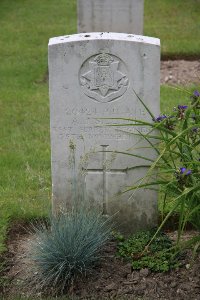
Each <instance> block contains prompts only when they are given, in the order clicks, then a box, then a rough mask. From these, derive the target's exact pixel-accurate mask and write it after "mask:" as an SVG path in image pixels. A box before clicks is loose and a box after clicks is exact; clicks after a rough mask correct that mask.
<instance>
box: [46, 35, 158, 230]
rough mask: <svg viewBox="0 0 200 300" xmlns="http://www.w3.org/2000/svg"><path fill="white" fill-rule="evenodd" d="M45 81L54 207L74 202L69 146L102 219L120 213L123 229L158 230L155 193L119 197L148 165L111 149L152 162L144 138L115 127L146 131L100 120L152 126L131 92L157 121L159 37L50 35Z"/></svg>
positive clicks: (139, 191)
mask: <svg viewBox="0 0 200 300" xmlns="http://www.w3.org/2000/svg"><path fill="white" fill-rule="evenodd" d="M49 76H50V81H49V84H50V111H51V149H52V186H53V210H54V211H56V210H58V209H60V207H63V206H67V207H68V206H70V205H71V204H72V201H73V200H72V197H73V172H72V169H73V168H72V161H73V157H72V156H71V150H70V144H71V147H72V145H75V150H74V152H75V164H76V167H75V168H76V174H77V173H78V172H79V173H82V177H84V180H85V186H86V197H87V199H89V200H90V201H92V202H93V203H94V204H95V205H97V206H98V207H100V209H101V210H102V211H103V213H105V214H111V215H112V214H114V213H116V212H118V213H117V214H116V219H117V221H118V224H119V225H120V228H121V229H122V230H124V231H127V232H134V231H137V230H139V229H142V228H148V227H152V226H154V225H156V221H157V192H156V191H152V190H144V189H143V190H141V189H138V190H136V191H135V192H133V193H132V192H128V193H124V194H120V192H121V191H123V190H124V189H125V187H126V186H131V185H133V184H134V183H135V182H137V181H138V180H139V179H140V178H142V177H143V176H144V175H145V174H146V171H147V168H146V167H140V168H137V169H134V168H132V169H131V167H135V166H138V165H139V166H141V165H149V163H151V161H150V162H148V161H145V160H143V159H142V158H140V157H137V156H136V157H134V156H133V157H132V156H126V155H123V154H119V153H116V152H115V151H126V150H128V151H129V153H134V154H136V155H138V156H144V157H147V158H149V159H151V160H154V159H155V157H156V154H155V152H154V151H153V150H151V149H149V144H148V143H147V142H145V140H144V139H143V138H141V137H138V136H137V135H134V134H131V133H127V132H124V131H120V130H119V129H121V130H128V131H130V132H134V133H137V130H139V131H141V132H143V133H144V134H145V133H147V132H148V128H146V127H144V126H139V127H137V130H136V129H134V128H132V127H125V128H124V127H122V128H116V127H106V126H102V124H105V123H106V122H107V123H108V122H109V121H108V120H105V119H100V118H105V117H106V118H118V117H124V118H133V119H134V118H135V119H143V120H148V121H152V120H151V117H149V115H148V113H147V112H146V111H145V109H144V107H143V106H142V104H141V102H140V101H139V100H138V97H137V96H136V95H135V93H136V94H137V95H138V96H139V97H140V98H142V99H143V100H144V101H145V103H146V105H147V106H148V107H149V108H150V109H151V111H152V112H153V113H154V114H155V116H157V115H158V114H159V88H160V81H159V80H160V43H159V40H158V39H155V38H150V37H141V36H134V35H127V34H122V33H121V34H120V33H103V34H102V33H92V34H91V33H90V34H75V35H71V36H63V37H56V38H52V39H50V42H49ZM112 122H113V123H116V121H115V120H112ZM117 129H118V130H117ZM145 146H146V147H148V148H145ZM73 147H74V146H73ZM73 147H72V148H73ZM140 147H143V148H142V149H140ZM109 151H111V152H109ZM117 194H118V195H117Z"/></svg>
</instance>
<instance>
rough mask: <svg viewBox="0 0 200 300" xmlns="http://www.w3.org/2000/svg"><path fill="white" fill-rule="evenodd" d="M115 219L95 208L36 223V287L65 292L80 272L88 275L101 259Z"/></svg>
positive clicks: (34, 259) (71, 212)
mask: <svg viewBox="0 0 200 300" xmlns="http://www.w3.org/2000/svg"><path fill="white" fill-rule="evenodd" d="M111 228H112V226H111V221H110V219H109V218H106V217H105V216H103V215H102V214H100V213H98V212H96V211H94V210H91V211H90V210H86V209H85V208H83V207H82V208H81V209H76V208H75V209H72V210H71V211H70V212H67V213H62V214H60V215H59V216H56V217H55V216H54V217H53V216H52V217H51V218H50V222H49V224H47V223H45V222H42V223H38V225H37V226H34V231H35V239H34V240H33V241H32V247H31V259H32V260H33V262H34V264H35V266H36V270H35V274H37V279H36V286H37V287H39V289H42V290H43V291H44V290H45V289H47V290H48V293H49V292H50V291H51V292H50V294H62V293H63V292H64V291H65V290H66V289H67V288H68V287H69V286H70V284H71V283H72V281H73V280H75V279H76V278H77V276H79V275H86V273H88V272H89V271H90V270H91V268H92V267H93V266H94V264H95V263H96V262H97V260H98V259H99V258H100V253H99V252H100V250H101V248H102V246H103V245H104V244H105V243H106V242H107V241H108V239H109V238H110V236H111V232H112V229H111Z"/></svg>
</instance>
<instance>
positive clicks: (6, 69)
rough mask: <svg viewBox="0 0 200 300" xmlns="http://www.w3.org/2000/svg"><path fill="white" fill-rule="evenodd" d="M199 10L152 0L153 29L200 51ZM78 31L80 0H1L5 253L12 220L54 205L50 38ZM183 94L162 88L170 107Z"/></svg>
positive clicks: (148, 13) (0, 212) (188, 50)
mask: <svg viewBox="0 0 200 300" xmlns="http://www.w3.org/2000/svg"><path fill="white" fill-rule="evenodd" d="M189 3H190V4H191V5H189ZM170 12H171V13H170ZM176 12H177V15H176ZM198 13H200V2H199V1H195V0H190V1H185V0H177V1H175V0H154V1H151V0H147V1H146V5H145V34H148V35H154V36H157V37H161V38H162V45H163V53H164V54H170V55H174V54H187V55H192V54H195V55H199V54H200V39H197V36H200V26H199V20H198V19H197V16H198ZM183 22H187V23H186V25H187V26H184V30H183ZM184 24H185V23H184ZM74 32H76V7H75V1H74V0H60V1H56V0H29V1H26V0H18V1H16V0H9V1H8V0H1V2H0V36H1V39H0V62H1V63H0V106H1V118H0V123H1V124H0V126H1V133H0V134H1V136H0V138H1V146H0V151H1V160H0V169H1V184H0V252H1V251H2V250H3V249H4V238H5V235H6V230H7V226H8V224H9V222H10V220H11V219H21V218H24V219H26V218H28V219H30V218H34V217H39V216H43V215H46V214H47V213H48V212H49V210H50V198H51V179H50V140H49V100H48V83H47V82H46V81H45V80H44V78H45V74H46V73H47V44H48V39H49V38H50V37H53V36H59V35H64V34H66V33H74ZM189 33H190V34H189ZM182 97H186V96H185V95H184V96H183V95H182V96H181V98H180V93H178V92H177V91H176V90H174V89H170V88H167V87H162V89H161V104H162V110H163V112H167V111H169V109H170V107H171V108H172V107H173V106H175V105H176V104H178V103H180V102H181V103H183V98H182ZM184 101H185V100H184ZM165 103H167V106H166V105H165ZM184 103H185V102H184Z"/></svg>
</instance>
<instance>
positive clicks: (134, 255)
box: [116, 230, 180, 272]
mask: <svg viewBox="0 0 200 300" xmlns="http://www.w3.org/2000/svg"><path fill="white" fill-rule="evenodd" d="M154 234H155V230H150V231H141V232H138V233H137V234H135V235H133V236H131V237H129V238H128V239H125V238H123V239H122V236H121V235H120V236H116V238H117V239H118V241H119V243H118V251H117V254H118V255H119V256H121V257H123V258H125V259H128V260H129V261H131V264H132V268H133V269H142V268H149V269H150V270H151V271H154V272H166V271H169V270H170V269H173V268H176V267H178V266H179V265H180V263H179V260H178V257H177V255H175V253H174V251H173V250H172V249H173V248H172V242H171V240H170V239H169V237H168V236H167V235H166V234H165V233H163V232H160V233H159V234H158V235H157V236H156V238H155V239H154V240H153V242H152V243H151V244H150V245H149V247H148V248H147V247H146V246H147V245H148V243H149V242H150V240H151V239H152V237H153V235H154Z"/></svg>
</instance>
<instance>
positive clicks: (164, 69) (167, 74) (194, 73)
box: [161, 60, 200, 86]
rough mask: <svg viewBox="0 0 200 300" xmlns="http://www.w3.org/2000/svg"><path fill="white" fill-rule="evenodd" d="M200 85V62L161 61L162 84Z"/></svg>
mask: <svg viewBox="0 0 200 300" xmlns="http://www.w3.org/2000/svg"><path fill="white" fill-rule="evenodd" d="M199 83H200V60H195V61H189V60H166V61H161V84H170V85H183V86H188V85H191V84H199Z"/></svg>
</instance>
